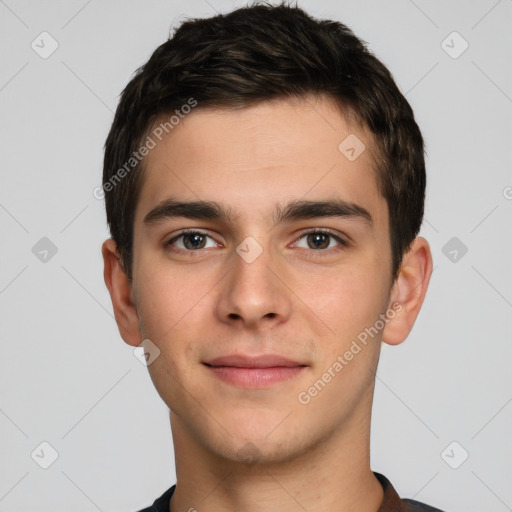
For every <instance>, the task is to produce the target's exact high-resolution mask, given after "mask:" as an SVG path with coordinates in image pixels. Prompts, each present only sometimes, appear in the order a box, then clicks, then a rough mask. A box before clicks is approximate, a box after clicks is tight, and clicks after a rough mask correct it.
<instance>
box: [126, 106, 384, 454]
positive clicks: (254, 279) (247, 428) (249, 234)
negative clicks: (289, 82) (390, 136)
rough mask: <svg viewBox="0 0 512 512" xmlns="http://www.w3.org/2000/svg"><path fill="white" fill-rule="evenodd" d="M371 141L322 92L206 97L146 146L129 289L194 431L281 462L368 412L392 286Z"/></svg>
mask: <svg viewBox="0 0 512 512" xmlns="http://www.w3.org/2000/svg"><path fill="white" fill-rule="evenodd" d="M349 136H350V137H351V138H350V139H348V140H347V142H345V143H343V141H344V140H345V139H346V138H347V137H349ZM354 137H357V139H355V138H354ZM358 141H359V142H358ZM361 142H362V143H364V145H365V147H366V149H365V150H363V151H362V153H361V154H360V155H359V156H357V154H358V153H359V152H360V151H361V150H362V146H361V145H360V143H361ZM341 143H343V144H341ZM340 144H341V149H340ZM372 144H373V140H372V138H371V136H370V134H369V132H367V131H366V130H365V129H364V128H363V127H361V126H360V125H358V124H356V123H355V122H352V123H350V124H349V123H348V121H347V119H345V118H344V116H342V115H341V114H340V112H339V110H337V109H336V108H335V106H334V104H333V103H331V102H330V101H329V100H327V99H325V98H320V97H316V98H313V97H312V98H309V99H308V100H307V101H305V100H304V99H302V100H294V101H293V102H292V101H289V100H274V101H271V102H265V103H261V104H259V105H257V106H254V107H250V108H245V109H237V110H228V109H226V110H206V109H200V106H199V107H198V108H197V110H196V111H193V112H192V113H191V114H189V115H188V116H186V117H185V118H184V119H183V120H181V121H180V124H179V125H177V126H175V127H174V129H173V131H172V132H171V133H170V135H169V136H168V137H167V138H165V139H163V140H162V142H160V143H158V144H157V146H156V147H155V148H154V149H152V150H151V152H150V154H149V155H148V156H147V157H146V160H145V169H146V174H145V181H144V185H143V188H142V190H141V193H140V196H139V200H138V203H137V208H136V212H135V224H134V262H133V288H132V299H133V302H134V305H135V306H134V307H135V309H136V312H137V317H138V322H139V327H140V333H139V334H140V338H139V340H142V339H149V340H151V343H150V344H148V342H147V341H146V342H145V343H146V345H147V347H149V351H150V352H151V350H156V349H155V348H152V347H157V348H158V350H159V351H160V353H159V355H158V357H156V359H155V360H154V361H153V362H152V363H151V364H150V365H149V371H150V374H151V378H152V380H153V382H154V385H155V387H156V389H157V390H158V392H159V394H160V396H161V397H162V399H163V400H164V401H165V403H166V404H167V405H168V406H169V408H170V409H171V412H172V414H171V417H172V418H173V421H174V422H175V423H176V427H177V430H180V431H182V432H187V434H186V435H187V436H188V438H189V441H190V440H192V441H193V442H195V443H197V444H198V445H201V446H202V447H204V448H205V449H208V450H209V451H210V452H212V453H214V454H216V455H219V456H221V457H224V458H226V459H231V460H237V459H240V458H241V457H244V456H245V455H246V454H245V451H247V450H249V448H248V447H250V450H252V453H251V454H250V456H251V457H252V458H258V459H261V460H269V461H270V460H272V461H279V460H285V459H288V458H290V457H293V456H297V455H298V454H300V453H305V452H307V451H308V450H309V449H311V448H312V447H313V446H315V445H319V444H320V443H321V442H322V441H324V440H326V439H328V438H332V437H333V436H338V437H340V438H341V437H342V436H345V438H347V439H349V438H350V436H356V435H357V434H356V432H357V431H358V430H359V431H360V430H361V425H363V424H364V425H366V422H367V421H368V419H369V414H370V409H371V400H372V394H373V383H374V373H373V371H371V370H375V369H376V366H377V362H378V357H379V351H380V344H381V337H382V329H383V324H385V323H386V322H385V321H384V320H383V319H384V317H385V315H388V316H387V317H389V316H390V314H389V310H390V307H391V304H390V290H391V286H392V281H391V248H390V241H389V225H388V213H387V205H386V202H385V200H384V198H383V197H382V196H380V194H379V192H378V190H377V185H376V178H375V170H374V168H373V161H372V158H371V155H370V151H371V147H372ZM351 148H353V149H354V150H353V151H352V149H351ZM354 156H357V158H354ZM166 201H167V204H166V203H165V202H166ZM188 203H197V204H196V205H190V204H188ZM205 203H207V204H205ZM316 203H326V204H316ZM184 230H186V233H184ZM387 317H386V318H387ZM379 319H380V322H379ZM372 328H373V330H372ZM365 329H366V331H365ZM377 331H378V332H377ZM363 332H366V340H365V341H366V342H365V343H363V341H362V340H363V339H364V338H365V336H364V334H363V335H362V333H363ZM368 332H370V333H371V335H369V334H368ZM125 339H126V338H125ZM178 426H179V428H178ZM173 430H174V425H173ZM244 450H245V451H244Z"/></svg>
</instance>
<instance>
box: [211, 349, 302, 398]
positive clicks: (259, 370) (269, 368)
mask: <svg viewBox="0 0 512 512" xmlns="http://www.w3.org/2000/svg"><path fill="white" fill-rule="evenodd" d="M203 364H204V366H205V367H206V369H207V370H208V371H209V372H211V374H212V375H214V376H215V377H217V378H219V379H221V380H222V381H223V382H225V383H227V384H230V385H233V386H237V387H240V388H245V389H262V388H267V387H270V386H273V385H275V384H278V383H280V382H284V381H287V380H290V379H292V378H294V377H296V376H298V375H299V374H300V373H302V372H303V371H304V370H305V368H307V367H308V365H306V364H303V363H299V362H298V361H293V360H291V359H288V358H285V357H282V356H279V355H272V354H268V355H262V356H257V357H255V356H245V355H240V354H232V355H228V356H221V357H217V358H215V359H211V360H209V361H207V362H203Z"/></svg>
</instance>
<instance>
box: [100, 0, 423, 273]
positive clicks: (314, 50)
mask: <svg viewBox="0 0 512 512" xmlns="http://www.w3.org/2000/svg"><path fill="white" fill-rule="evenodd" d="M310 93H313V94H320V95H327V96H329V97H331V98H333V99H334V100H335V101H336V103H337V104H339V105H340V107H342V108H347V107H348V108H349V109H350V111H352V112H354V113H355V114H356V116H357V118H358V120H359V121H360V122H362V123H363V124H364V125H366V126H367V127H368V128H369V129H370V130H371V132H372V133H373V135H374V139H375V141H376V145H377V147H376V148H374V150H375V153H376V154H378V155H379V158H378V160H377V167H378V169H377V185H378V189H379V191H380V193H381V194H382V196H383V197H384V198H385V199H386V201H387V205H388V213H389V225H390V241H391V249H392V269H391V272H392V276H393V278H395V277H396V276H397V275H398V270H399V268H400V264H401V261H402V257H403V254H404V253H405V252H406V251H407V250H408V248H409V247H410V244H411V243H412V241H413V240H414V239H415V237H416V236H417V234H418V232H419V229H420V227H421V223H422V220H423V213H424V202H425V187H426V175H425V161H424V147H423V138H422V135H421V132H420V130H419V128H418V126H417V124H416V122H415V120H414V114H413V111H412V109H411V107H410V105H409V103H408V102H407V100H406V99H405V97H404V96H403V95H402V94H401V92H400V91H399V89H398V87H397V85H396V84H395V82H394V80H393V77H392V75H391V73H390V72H389V70H388V69H387V68H386V67H385V66H384V64H382V63H381V62H380V61H379V60H378V59H377V58H376V57H375V56H374V55H373V53H372V52H370V51H369V50H368V49H367V47H366V43H364V42H363V41H361V40H360V39H359V38H357V37H356V36H355V35H354V33H353V32H352V31H351V30H350V29H349V28H348V27H347V26H345V25H343V24H342V23H339V22H336V21H331V20H317V19H315V18H313V17H311V16H310V15H308V14H307V13H306V12H305V11H304V10H302V9H300V8H299V7H296V6H289V5H285V4H281V5H277V6H276V5H268V4H263V5H262V4H257V5H252V6H248V7H243V8H240V9H236V10H234V11H232V12H230V13H228V14H219V15H217V16H214V17H211V18H206V19H201V18H200V19H190V20H188V21H185V22H183V23H182V24H181V25H180V26H179V28H177V30H176V31H175V33H174V35H173V36H172V37H170V38H169V39H168V40H167V41H166V42H165V43H163V44H162V45H160V46H159V47H158V48H157V49H156V50H155V51H154V53H153V54H152V56H151V58H150V59H149V60H148V62H147V63H146V64H144V65H143V66H142V67H140V68H139V69H138V70H137V71H136V73H135V75H134V77H133V78H132V79H131V80H130V82H129V83H128V85H127V86H126V88H125V89H124V91H123V93H122V95H121V99H120V102H119V105H118V107H117V111H116V114H115V117H114V121H113V123H112V127H111V129H110V132H109V135H108V137H107V140H106V143H105V158H104V167H103V189H104V195H105V206H106V213H107V222H108V225H109V228H110V232H111V235H112V238H113V239H114V241H115V242H116V244H117V248H118V251H119V254H120V256H121V262H122V264H123V268H124V270H125V273H126V274H127V276H128V278H129V279H130V280H131V279H132V263H133V224H134V213H135V207H136V204H137V200H138V197H139V193H140V190H141V187H142V184H143V169H142V165H141V163H139V162H137V161H135V160H133V161H131V163H132V164H133V165H132V167H133V171H131V172H130V170H131V169H130V168H129V167H128V168H127V166H126V163H127V162H128V161H130V158H132V159H133V154H134V153H136V152H137V150H138V148H139V147H140V146H141V145H142V144H143V142H144V140H145V138H146V136H147V133H148V130H149V129H151V127H152V125H153V123H154V122H155V120H157V119H159V118H161V116H162V115H169V114H171V113H173V112H174V111H175V110H177V109H180V108H181V107H182V106H183V105H186V104H190V100H191V98H193V99H194V101H196V102H197V104H198V107H197V108H201V107H210V108H211V107H214V108H215V107H218V108H222V107H244V106H250V105H254V104H256V103H259V102H262V101H265V100H270V99H273V98H279V97H292V96H297V97H304V96H306V95H307V94H310ZM340 142H341V141H340ZM123 168H124V169H125V172H121V170H122V169H123ZM121 175H122V176H121ZM120 176H121V178H122V179H121V178H120Z"/></svg>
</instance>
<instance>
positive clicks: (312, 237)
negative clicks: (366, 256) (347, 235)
mask: <svg viewBox="0 0 512 512" xmlns="http://www.w3.org/2000/svg"><path fill="white" fill-rule="evenodd" d="M301 241H302V242H301ZM334 242H335V243H334ZM301 243H302V245H300V244H301ZM295 245H296V246H297V247H300V248H303V249H313V250H315V251H318V250H323V249H332V248H334V247H338V246H339V245H342V246H344V247H347V246H348V243H347V242H346V241H345V240H343V238H341V237H339V236H337V235H335V234H333V233H331V232H330V231H329V230H320V229H315V230H312V231H308V232H307V233H303V234H302V236H300V237H299V238H298V240H297V242H295Z"/></svg>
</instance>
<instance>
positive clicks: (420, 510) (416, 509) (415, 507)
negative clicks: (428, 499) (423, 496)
mask: <svg viewBox="0 0 512 512" xmlns="http://www.w3.org/2000/svg"><path fill="white" fill-rule="evenodd" d="M402 502H403V503H404V504H405V505H406V507H405V510H406V512H443V511H442V510H440V509H438V508H434V507H431V506H430V505H425V503H420V502H419V501H414V500H410V499H407V498H405V499H403V500H402Z"/></svg>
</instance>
